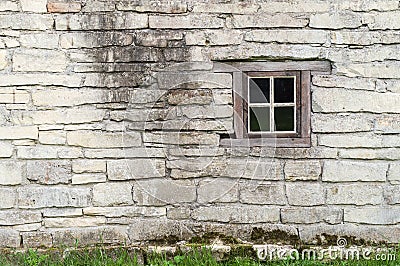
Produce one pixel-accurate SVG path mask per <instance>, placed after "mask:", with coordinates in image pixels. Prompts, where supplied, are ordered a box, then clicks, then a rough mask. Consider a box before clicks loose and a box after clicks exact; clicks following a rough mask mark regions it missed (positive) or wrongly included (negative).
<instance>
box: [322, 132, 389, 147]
mask: <svg viewBox="0 0 400 266" xmlns="http://www.w3.org/2000/svg"><path fill="white" fill-rule="evenodd" d="M318 144H319V145H321V146H327V147H336V148H379V147H384V145H383V139H382V137H381V136H380V135H376V134H371V133H367V134H364V133H360V134H352V133H348V134H324V135H319V136H318ZM385 147H387V146H385Z"/></svg>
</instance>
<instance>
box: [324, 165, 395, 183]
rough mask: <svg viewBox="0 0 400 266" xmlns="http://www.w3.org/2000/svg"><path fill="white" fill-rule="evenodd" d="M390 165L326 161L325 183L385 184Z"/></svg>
mask: <svg viewBox="0 0 400 266" xmlns="http://www.w3.org/2000/svg"><path fill="white" fill-rule="evenodd" d="M387 170H388V164H387V163H383V162H362V161H325V162H324V170H323V173H322V181H324V182H356V181H358V182H359V181H361V182H363V181H365V182H385V181H386V172H387Z"/></svg>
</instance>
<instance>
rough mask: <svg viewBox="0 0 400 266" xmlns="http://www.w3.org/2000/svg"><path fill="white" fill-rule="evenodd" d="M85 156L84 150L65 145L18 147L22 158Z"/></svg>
mask: <svg viewBox="0 0 400 266" xmlns="http://www.w3.org/2000/svg"><path fill="white" fill-rule="evenodd" d="M81 157H83V153H82V150H81V149H79V148H73V147H64V146H49V145H45V146H35V147H18V148H17V158H21V159H57V158H60V159H75V158H81Z"/></svg>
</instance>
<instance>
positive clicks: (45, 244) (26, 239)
mask: <svg viewBox="0 0 400 266" xmlns="http://www.w3.org/2000/svg"><path fill="white" fill-rule="evenodd" d="M21 236H22V240H23V243H24V248H50V247H52V245H53V238H52V236H51V234H50V233H46V232H25V233H22V234H21Z"/></svg>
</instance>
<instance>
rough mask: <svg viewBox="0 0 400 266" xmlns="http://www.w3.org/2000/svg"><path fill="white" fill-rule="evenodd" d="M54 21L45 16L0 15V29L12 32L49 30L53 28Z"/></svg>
mask: <svg viewBox="0 0 400 266" xmlns="http://www.w3.org/2000/svg"><path fill="white" fill-rule="evenodd" d="M53 24H54V20H53V18H52V17H51V15H45V14H23V13H19V14H12V15H0V29H5V28H11V29H13V30H49V29H52V28H53Z"/></svg>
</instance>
